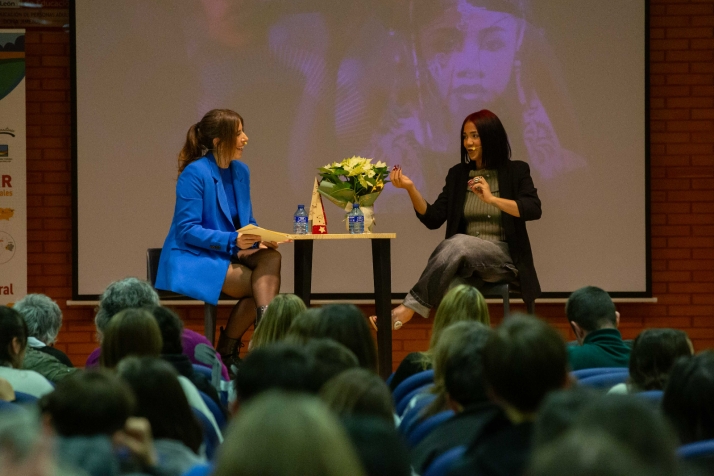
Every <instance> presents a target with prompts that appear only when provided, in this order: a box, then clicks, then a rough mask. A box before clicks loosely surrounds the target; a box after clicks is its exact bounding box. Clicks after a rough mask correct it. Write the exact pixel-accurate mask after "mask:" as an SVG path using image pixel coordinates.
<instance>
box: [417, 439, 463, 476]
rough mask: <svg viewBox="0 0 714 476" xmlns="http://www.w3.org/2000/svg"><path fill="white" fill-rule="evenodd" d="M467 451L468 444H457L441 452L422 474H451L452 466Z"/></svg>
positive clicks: (443, 475)
mask: <svg viewBox="0 0 714 476" xmlns="http://www.w3.org/2000/svg"><path fill="white" fill-rule="evenodd" d="M464 453H466V446H457V447H456V448H451V449H450V450H448V451H445V452H444V453H442V454H440V455H439V456H437V457H436V458H434V461H433V462H432V463H431V464H430V465H429V467H428V468H426V471H424V473H423V474H422V476H445V475H447V474H449V471H451V468H452V467H453V466H454V463H456V462H457V461H458V460H459V459H460V458H461V457H462V456H463V455H464Z"/></svg>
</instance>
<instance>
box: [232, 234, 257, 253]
mask: <svg viewBox="0 0 714 476" xmlns="http://www.w3.org/2000/svg"><path fill="white" fill-rule="evenodd" d="M259 241H260V235H250V234H243V233H240V232H239V233H238V240H236V243H237V244H238V248H240V249H242V250H247V249H248V248H250V247H251V246H253V244H254V243H258V242H259Z"/></svg>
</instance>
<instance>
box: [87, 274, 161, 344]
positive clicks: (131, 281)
mask: <svg viewBox="0 0 714 476" xmlns="http://www.w3.org/2000/svg"><path fill="white" fill-rule="evenodd" d="M158 305H159V295H158V294H156V291H155V290H154V288H153V287H151V284H149V283H148V282H146V281H142V280H141V279H138V278H124V279H121V280H119V281H114V282H113V283H111V284H110V285H109V286H107V289H105V290H104V293H102V296H101V297H100V298H99V309H98V310H97V315H96V316H95V317H94V323H95V324H96V326H97V330H98V331H99V333H100V334H103V333H104V329H105V328H106V327H107V324H108V323H109V320H110V319H111V318H112V317H114V315H115V314H117V313H119V312H120V311H123V310H124V309H129V308H134V307H144V306H149V307H151V306H158Z"/></svg>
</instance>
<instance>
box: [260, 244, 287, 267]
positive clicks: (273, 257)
mask: <svg viewBox="0 0 714 476" xmlns="http://www.w3.org/2000/svg"><path fill="white" fill-rule="evenodd" d="M260 260H261V261H265V262H267V263H271V264H276V265H278V266H280V262H281V260H282V255H281V254H280V251H278V250H274V249H271V248H268V249H265V250H260Z"/></svg>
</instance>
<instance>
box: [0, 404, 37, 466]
mask: <svg viewBox="0 0 714 476" xmlns="http://www.w3.org/2000/svg"><path fill="white" fill-rule="evenodd" d="M39 421H40V420H39V418H38V417H37V413H36V412H33V411H29V410H25V409H24V408H19V407H18V408H17V409H12V410H10V409H8V410H4V411H3V412H2V418H0V453H4V456H6V457H9V458H10V460H11V461H14V462H17V461H22V460H24V459H25V458H27V457H29V456H31V453H32V450H33V449H34V447H35V444H36V443H37V439H38V437H39V431H40V425H39ZM6 463H7V462H6Z"/></svg>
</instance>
